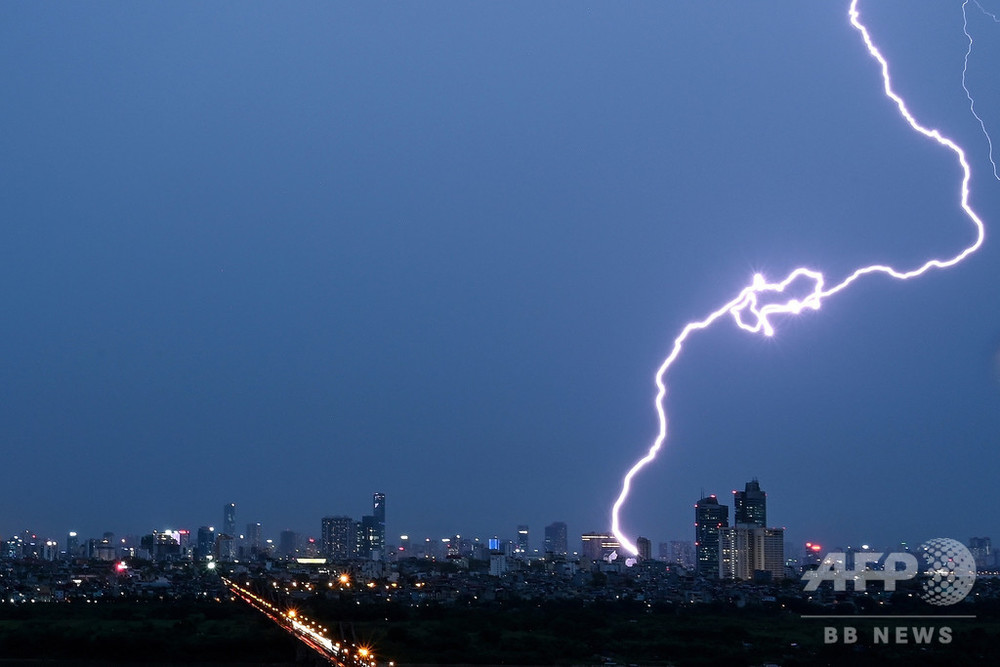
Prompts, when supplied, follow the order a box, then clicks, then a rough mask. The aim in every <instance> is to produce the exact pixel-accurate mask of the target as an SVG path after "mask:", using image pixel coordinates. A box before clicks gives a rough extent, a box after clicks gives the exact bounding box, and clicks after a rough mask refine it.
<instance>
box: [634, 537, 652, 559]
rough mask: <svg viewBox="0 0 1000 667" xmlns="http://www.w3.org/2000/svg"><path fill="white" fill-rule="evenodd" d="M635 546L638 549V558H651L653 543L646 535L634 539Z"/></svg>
mask: <svg viewBox="0 0 1000 667" xmlns="http://www.w3.org/2000/svg"><path fill="white" fill-rule="evenodd" d="M635 548H636V549H637V550H638V551H639V553H638V556H639V560H651V559H652V558H653V543H652V542H650V541H649V538H648V537H638V538H636V540H635Z"/></svg>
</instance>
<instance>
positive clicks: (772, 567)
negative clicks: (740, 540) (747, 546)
mask: <svg viewBox="0 0 1000 667" xmlns="http://www.w3.org/2000/svg"><path fill="white" fill-rule="evenodd" d="M753 541H754V544H753V548H754V557H753V570H754V576H755V577H757V576H758V573H762V572H763V573H767V574H768V575H769V576H770V578H772V579H781V578H783V577H784V576H785V529H784V528H764V527H763V526H757V527H756V528H754V531H753Z"/></svg>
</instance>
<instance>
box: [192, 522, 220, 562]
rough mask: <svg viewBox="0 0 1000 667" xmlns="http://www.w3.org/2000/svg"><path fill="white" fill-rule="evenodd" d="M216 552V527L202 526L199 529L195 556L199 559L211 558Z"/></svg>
mask: <svg viewBox="0 0 1000 667" xmlns="http://www.w3.org/2000/svg"><path fill="white" fill-rule="evenodd" d="M214 552H215V528H213V527H212V526H202V527H201V528H199V529H198V543H197V547H196V551H195V558H197V559H198V560H209V557H210V556H214V555H215V554H214Z"/></svg>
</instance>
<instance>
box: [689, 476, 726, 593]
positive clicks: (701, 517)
mask: <svg viewBox="0 0 1000 667" xmlns="http://www.w3.org/2000/svg"><path fill="white" fill-rule="evenodd" d="M728 525H729V507H727V506H726V505H720V504H719V500H718V498H716V497H715V494H712V495H710V496H706V497H704V498H702V499H701V500H699V501H698V502H697V503H695V506H694V546H695V554H696V558H697V563H696V566H697V570H698V574H700V575H702V576H705V577H713V578H714V577H717V576H719V529H720V528H723V527H726V526H728Z"/></svg>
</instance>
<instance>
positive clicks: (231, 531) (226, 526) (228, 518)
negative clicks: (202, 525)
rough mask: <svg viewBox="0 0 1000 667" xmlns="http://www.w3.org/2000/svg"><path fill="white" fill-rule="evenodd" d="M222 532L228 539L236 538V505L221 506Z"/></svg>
mask: <svg viewBox="0 0 1000 667" xmlns="http://www.w3.org/2000/svg"><path fill="white" fill-rule="evenodd" d="M222 532H223V533H224V534H226V535H229V537H236V503H227V504H225V505H223V506H222Z"/></svg>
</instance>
